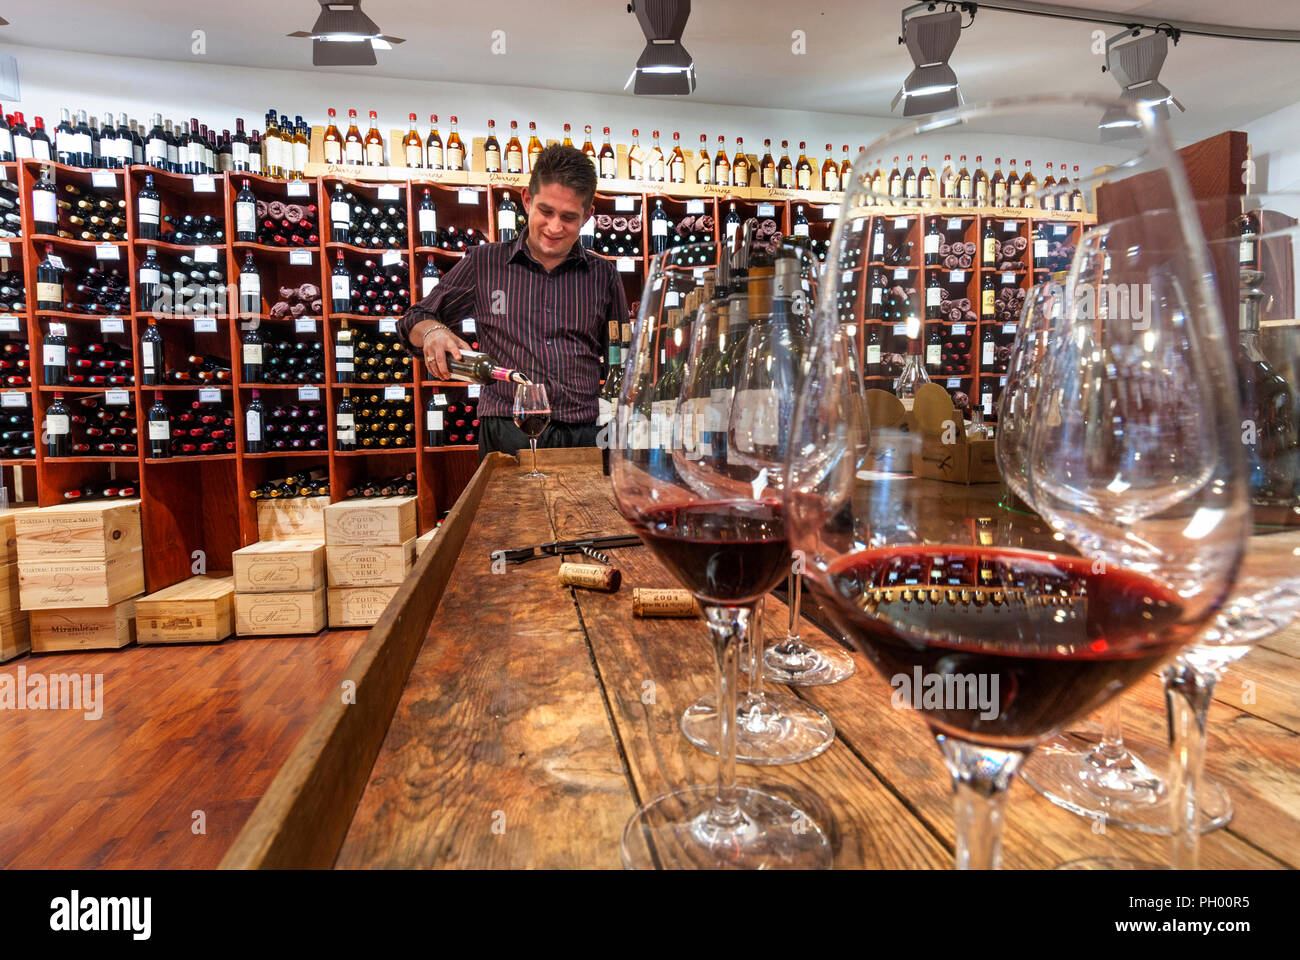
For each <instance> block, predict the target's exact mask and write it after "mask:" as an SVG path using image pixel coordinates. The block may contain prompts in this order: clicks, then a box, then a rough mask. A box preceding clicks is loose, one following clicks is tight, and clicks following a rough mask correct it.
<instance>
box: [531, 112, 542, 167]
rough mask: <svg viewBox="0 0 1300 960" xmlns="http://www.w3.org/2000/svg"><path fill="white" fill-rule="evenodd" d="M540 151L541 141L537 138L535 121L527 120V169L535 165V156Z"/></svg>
mask: <svg viewBox="0 0 1300 960" xmlns="http://www.w3.org/2000/svg"><path fill="white" fill-rule="evenodd" d="M541 152H542V141H541V140H539V139H538V138H537V123H536V122H535V121H533V120H529V121H528V169H529V170H530V171H531V170H532V169H533V167H534V166H536V165H537V158H538V156H540V155H541Z"/></svg>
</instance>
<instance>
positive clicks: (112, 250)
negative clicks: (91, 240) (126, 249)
mask: <svg viewBox="0 0 1300 960" xmlns="http://www.w3.org/2000/svg"><path fill="white" fill-rule="evenodd" d="M95 259H96V260H121V259H122V254H121V252H120V251H119V250H118V249H117V247H115V246H113V245H112V244H111V243H100V244H96V246H95Z"/></svg>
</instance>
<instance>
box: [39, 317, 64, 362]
mask: <svg viewBox="0 0 1300 960" xmlns="http://www.w3.org/2000/svg"><path fill="white" fill-rule="evenodd" d="M50 327H51V329H50V334H51V335H54V330H53V327H54V325H53V324H50ZM41 363H42V364H44V365H45V366H47V367H66V366H67V365H68V348H67V347H65V346H64V345H63V344H61V343H47V344H43V345H42V347H41Z"/></svg>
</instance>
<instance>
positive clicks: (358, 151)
mask: <svg viewBox="0 0 1300 960" xmlns="http://www.w3.org/2000/svg"><path fill="white" fill-rule="evenodd" d="M364 156H365V153H364V148H363V147H362V146H361V141H360V140H351V141H349V142H347V143H345V144H344V145H343V158H344V161H345V162H346V163H351V164H357V165H359V164H360V163H361V161H362V159H363V158H364Z"/></svg>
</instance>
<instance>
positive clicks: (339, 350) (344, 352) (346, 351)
mask: <svg viewBox="0 0 1300 960" xmlns="http://www.w3.org/2000/svg"><path fill="white" fill-rule="evenodd" d="M349 332H351V331H349ZM245 349H247V348H245ZM334 356H336V357H338V358H339V359H340V360H343V359H344V358H346V359H348V360H351V359H352V357H353V352H352V344H350V343H339V344H335V346H334Z"/></svg>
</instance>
